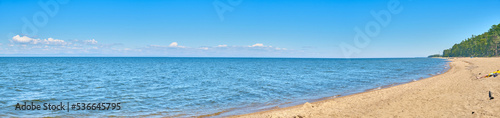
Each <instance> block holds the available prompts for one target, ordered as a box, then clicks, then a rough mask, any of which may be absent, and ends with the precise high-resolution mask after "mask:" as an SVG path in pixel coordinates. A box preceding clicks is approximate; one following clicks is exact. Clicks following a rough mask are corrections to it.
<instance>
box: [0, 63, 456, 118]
mask: <svg viewBox="0 0 500 118" xmlns="http://www.w3.org/2000/svg"><path fill="white" fill-rule="evenodd" d="M448 68H449V67H448V64H447V61H446V60H444V59H434V58H394V59H393V58H386V59H315V58H148V57H144V58H131V57H109V58H101V57H88V58H83V57H82V58H80V57H78V58H76V57H74V58H73V57H67V58H66V57H54V58H49V57H47V58H42V57H40V58H38V57H12V58H10V57H4V58H0V117H6V116H23V117H39V116H73V115H77V116H177V117H189V116H199V115H206V114H214V113H221V114H220V115H219V116H226V115H234V114H242V113H249V112H255V111H259V110H262V109H269V108H273V107H276V106H279V107H286V106H290V105H297V104H302V103H304V102H310V101H314V100H318V99H322V98H325V97H331V96H335V95H349V94H353V93H359V92H363V91H366V90H368V89H374V88H378V87H382V86H385V85H391V84H398V83H406V82H411V81H415V80H418V79H421V78H427V77H430V76H432V75H435V74H440V73H443V72H444V71H446V70H447V69H448ZM24 102H27V104H31V102H33V103H34V104H37V105H42V109H43V103H52V104H56V103H57V104H59V103H60V102H63V104H67V103H69V104H70V105H71V104H73V103H120V106H121V109H120V110H78V111H74V110H70V111H47V110H35V111H33V110H30V111H21V110H15V107H16V104H17V103H21V104H24Z"/></svg>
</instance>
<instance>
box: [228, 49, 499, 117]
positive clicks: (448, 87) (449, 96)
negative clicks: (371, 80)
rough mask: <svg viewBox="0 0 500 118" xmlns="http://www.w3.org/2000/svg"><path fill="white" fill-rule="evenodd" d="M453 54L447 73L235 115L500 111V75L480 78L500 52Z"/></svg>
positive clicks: (416, 114)
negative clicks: (494, 54) (481, 55)
mask: <svg viewBox="0 0 500 118" xmlns="http://www.w3.org/2000/svg"><path fill="white" fill-rule="evenodd" d="M449 60H450V61H452V62H450V69H449V70H448V71H447V72H446V73H443V74H440V75H436V76H433V77H430V78H427V79H422V80H419V81H416V82H410V83H406V84H401V85H397V86H393V87H388V88H384V89H380V90H373V91H368V92H363V93H358V94H354V95H349V96H343V97H339V98H333V99H327V100H322V101H317V102H313V103H305V104H302V105H297V106H292V107H287V108H276V109H272V110H267V111H261V112H256V113H250V114H243V115H238V116H231V117H251V118H277V117H286V118H293V117H296V118H317V117H320V118H325V117H328V118H331V117H500V77H490V78H483V79H476V76H479V75H478V73H481V75H484V74H487V73H490V72H494V71H496V70H498V69H500V58H454V59H449ZM490 91H491V94H492V96H493V97H494V99H492V100H490V97H489V92H490Z"/></svg>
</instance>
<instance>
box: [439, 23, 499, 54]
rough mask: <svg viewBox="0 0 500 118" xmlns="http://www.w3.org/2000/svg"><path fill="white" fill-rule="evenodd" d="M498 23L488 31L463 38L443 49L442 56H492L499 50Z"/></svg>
mask: <svg viewBox="0 0 500 118" xmlns="http://www.w3.org/2000/svg"><path fill="white" fill-rule="evenodd" d="M498 49H500V24H498V25H493V26H491V29H490V30H488V32H485V33H483V34H481V35H477V36H474V35H472V37H471V38H468V39H466V40H463V41H462V42H461V43H459V44H455V45H453V47H451V48H450V49H446V50H444V51H443V57H470V56H474V57H492V56H498V55H500V54H498V53H500V52H498Z"/></svg>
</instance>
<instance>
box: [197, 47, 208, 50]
mask: <svg viewBox="0 0 500 118" xmlns="http://www.w3.org/2000/svg"><path fill="white" fill-rule="evenodd" d="M198 49H202V50H208V49H209V48H208V47H201V48H198Z"/></svg>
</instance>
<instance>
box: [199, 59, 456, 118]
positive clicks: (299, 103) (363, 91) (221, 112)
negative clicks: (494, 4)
mask: <svg viewBox="0 0 500 118" xmlns="http://www.w3.org/2000/svg"><path fill="white" fill-rule="evenodd" d="M440 59H443V60H445V61H448V62H447V63H446V67H445V68H444V69H443V70H442V71H440V72H438V73H434V74H429V77H425V78H416V79H413V80H410V81H406V82H396V83H392V84H387V85H381V86H379V87H375V88H369V89H365V90H362V91H361V92H354V93H344V94H337V95H333V96H327V97H321V98H316V99H308V100H299V101H295V102H287V103H282V104H277V105H276V106H258V107H266V108H263V109H252V110H246V111H250V112H243V113H240V114H237V113H236V114H235V113H231V114H225V113H228V112H231V111H232V110H235V109H240V110H241V109H244V108H247V107H241V108H234V109H232V110H225V111H220V112H217V113H212V114H204V115H197V116H195V117H235V116H241V115H246V114H253V113H260V112H266V111H272V110H277V109H285V108H289V107H295V106H301V105H303V104H305V103H304V101H305V102H306V103H317V102H321V101H326V100H332V99H338V98H342V97H348V96H352V95H357V94H362V93H366V92H371V91H377V90H381V89H386V88H391V87H395V86H399V85H404V84H408V83H413V82H418V81H421V80H424V79H428V78H431V77H434V76H438V75H442V74H444V73H447V72H448V71H449V70H450V69H451V66H450V62H451V61H450V60H449V59H446V58H440ZM281 106H283V107H281Z"/></svg>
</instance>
